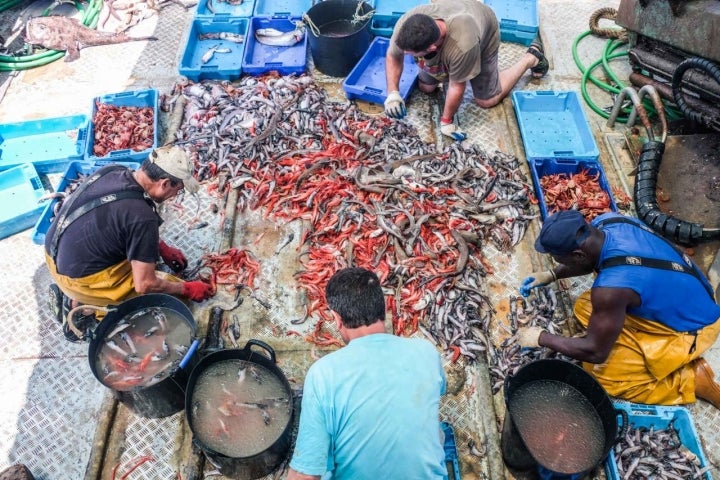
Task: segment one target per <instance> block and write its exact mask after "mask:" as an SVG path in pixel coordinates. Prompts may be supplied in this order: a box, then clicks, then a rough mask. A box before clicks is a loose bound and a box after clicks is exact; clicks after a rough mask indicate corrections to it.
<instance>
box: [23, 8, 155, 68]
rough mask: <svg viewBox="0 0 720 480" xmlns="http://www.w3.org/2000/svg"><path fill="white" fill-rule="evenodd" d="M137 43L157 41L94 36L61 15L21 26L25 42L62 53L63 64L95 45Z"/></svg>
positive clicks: (74, 20) (139, 38) (107, 33)
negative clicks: (23, 28) (63, 56)
mask: <svg viewBox="0 0 720 480" xmlns="http://www.w3.org/2000/svg"><path fill="white" fill-rule="evenodd" d="M140 40H157V38H155V37H130V36H128V35H125V34H124V33H110V32H98V31H97V30H93V29H90V28H87V27H86V26H84V25H83V24H82V23H80V22H79V21H77V20H76V19H74V18H69V17H63V16H62V15H51V16H49V17H35V18H31V19H30V20H28V22H27V24H26V25H25V41H26V42H27V43H31V44H33V45H40V46H41V47H44V48H48V49H51V50H65V51H66V52H67V54H66V55H65V61H66V62H72V61H73V60H77V59H78V58H79V57H80V50H81V49H83V48H85V47H94V46H96V45H111V44H115V43H123V42H135V41H140Z"/></svg>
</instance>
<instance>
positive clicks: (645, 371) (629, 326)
mask: <svg viewBox="0 0 720 480" xmlns="http://www.w3.org/2000/svg"><path fill="white" fill-rule="evenodd" d="M574 313H575V317H576V318H577V319H578V321H579V322H580V323H581V324H582V325H583V326H584V327H585V328H587V326H588V324H589V322H590V314H591V313H592V305H591V303H590V291H587V292H584V293H583V294H582V295H580V297H578V299H577V301H576V302H575V308H574ZM718 334H720V321H716V322H715V323H713V324H711V325H708V326H707V327H705V328H703V329H702V330H698V332H697V338H696V337H695V335H693V334H689V333H682V332H676V331H674V330H672V329H670V328H668V327H666V326H664V325H661V324H660V323H657V322H651V321H649V320H646V319H644V318H641V317H637V316H634V315H626V316H625V325H624V327H623V329H622V331H621V332H620V336H619V337H618V339H617V341H616V342H615V346H614V347H613V348H612V350H611V351H610V355H609V356H608V358H607V360H606V361H605V363H601V364H594V363H586V362H584V363H583V368H584V369H585V370H587V371H588V372H590V373H591V374H592V375H593V376H594V377H595V379H596V380H597V381H598V382H599V383H600V385H602V386H603V387H604V388H605V390H606V391H607V393H608V394H610V395H612V396H614V397H619V398H623V399H625V400H629V401H631V402H636V403H646V404H654V405H677V404H683V403H692V402H694V401H695V373H694V372H693V368H692V366H690V365H689V364H690V362H692V361H693V360H695V359H696V358H698V357H700V356H702V354H703V352H705V350H707V349H708V348H710V347H711V346H712V345H713V343H715V340H716V339H717V337H718ZM693 342H694V343H695V349H694V350H693V351H692V353H691V352H690V350H691V349H692V345H693Z"/></svg>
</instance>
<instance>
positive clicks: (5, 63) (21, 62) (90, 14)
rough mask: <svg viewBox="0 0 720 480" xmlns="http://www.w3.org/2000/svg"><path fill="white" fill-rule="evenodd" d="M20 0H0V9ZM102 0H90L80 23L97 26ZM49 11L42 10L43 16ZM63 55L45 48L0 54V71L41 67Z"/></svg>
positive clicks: (77, 3)
mask: <svg viewBox="0 0 720 480" xmlns="http://www.w3.org/2000/svg"><path fill="white" fill-rule="evenodd" d="M21 1H22V0H0V11H3V10H6V9H8V8H11V7H14V6H15V5H17V4H18V3H20V2H21ZM102 6H103V0H90V4H89V5H88V8H87V9H85V10H84V12H83V16H82V19H81V20H80V21H81V23H82V24H83V25H84V26H86V27H88V28H95V27H96V26H97V22H98V17H99V16H100V10H102ZM75 7H76V8H77V9H78V10H83V6H82V4H81V3H80V2H77V1H76V2H75ZM48 13H49V9H46V10H45V12H43V16H44V15H47V14H48ZM64 56H65V52H64V51H61V50H46V51H44V52H40V53H33V54H30V55H18V56H15V55H0V72H13V71H18V70H28V69H30V68H35V67H41V66H43V65H47V64H48V63H51V62H54V61H55V60H57V59H59V58H62V57H64Z"/></svg>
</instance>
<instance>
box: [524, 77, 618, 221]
mask: <svg viewBox="0 0 720 480" xmlns="http://www.w3.org/2000/svg"><path fill="white" fill-rule="evenodd" d="M511 98H512V102H513V108H514V109H515V116H516V117H517V121H518V127H519V129H520V135H521V137H522V141H523V146H524V147H525V157H526V158H527V161H528V164H529V166H530V172H531V174H532V178H533V183H534V185H535V192H536V194H537V197H538V205H539V207H540V213H541V214H542V217H543V219H544V218H546V217H547V215H548V214H549V213H550V212H549V209H548V205H547V202H546V201H545V197H544V194H543V190H542V187H541V186H540V180H541V179H542V177H544V176H546V175H555V174H565V175H573V174H577V173H580V172H583V171H585V172H586V173H587V174H588V175H591V176H593V177H595V176H597V178H598V183H599V184H600V187H601V188H602V189H603V190H604V191H605V193H607V195H608V197H609V198H610V210H612V211H613V212H617V210H618V209H617V205H616V204H615V200H614V199H613V195H612V189H611V187H610V185H609V183H608V181H607V177H606V175H605V171H604V170H603V168H602V165H601V164H600V162H599V158H600V151H599V150H598V147H597V144H596V143H595V138H594V137H593V135H592V131H591V130H590V125H589V124H588V120H587V117H586V116H585V112H584V111H583V109H582V105H581V104H580V99H579V98H578V95H577V93H576V92H572V91H515V92H512V95H511Z"/></svg>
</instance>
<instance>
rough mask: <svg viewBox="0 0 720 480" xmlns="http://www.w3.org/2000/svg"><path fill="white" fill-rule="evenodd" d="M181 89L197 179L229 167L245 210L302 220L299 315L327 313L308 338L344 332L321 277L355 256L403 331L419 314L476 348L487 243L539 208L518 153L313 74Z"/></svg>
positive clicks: (455, 343)
mask: <svg viewBox="0 0 720 480" xmlns="http://www.w3.org/2000/svg"><path fill="white" fill-rule="evenodd" d="M177 93H178V94H181V95H182V96H183V97H184V102H185V108H184V119H183V121H182V123H181V126H180V128H179V129H178V131H177V132H176V141H175V143H176V144H179V145H183V146H184V147H185V148H186V149H187V150H188V152H189V153H190V155H191V156H192V158H193V159H194V161H195V165H196V174H197V177H198V179H199V180H209V179H214V178H216V177H217V176H218V175H219V174H221V173H222V175H223V177H226V178H227V181H226V182H225V188H228V189H229V188H237V189H239V198H240V199H239V208H241V209H244V208H250V209H258V208H262V209H263V212H264V214H265V215H266V216H267V217H268V218H271V219H274V220H276V221H291V220H302V221H303V222H304V233H303V236H302V238H301V241H300V244H301V247H300V248H301V252H300V261H301V264H302V266H303V269H302V271H301V272H299V273H298V274H297V275H296V279H297V281H298V284H299V285H300V286H301V287H302V288H304V289H305V290H306V293H307V304H306V315H305V319H307V318H309V317H311V316H315V318H319V320H318V323H317V325H316V328H315V329H314V330H313V332H312V333H311V334H310V335H308V337H307V339H308V340H309V341H312V342H314V343H316V344H318V345H327V344H334V343H336V342H337V343H339V342H338V340H337V339H336V338H334V337H333V335H332V334H330V333H329V332H327V331H326V330H325V329H324V328H323V325H324V323H325V322H326V321H331V320H332V317H331V316H330V314H329V312H328V311H327V308H326V301H325V296H324V288H325V285H326V283H327V281H328V280H329V278H330V276H331V275H332V274H333V273H334V272H335V271H337V270H338V269H340V268H344V267H347V266H351V265H352V266H359V267H364V268H368V269H371V270H373V271H374V272H376V273H377V274H378V276H379V277H380V280H381V282H382V285H383V287H384V289H385V292H386V295H387V297H386V298H387V299H388V306H389V308H390V310H391V311H392V314H393V322H394V327H395V333H396V334H398V335H411V334H413V333H414V332H415V331H417V329H418V326H419V325H420V324H423V325H424V330H425V331H426V332H427V334H428V335H429V336H430V337H431V338H433V339H434V341H436V342H437V343H438V344H439V345H440V346H442V348H443V349H446V350H447V351H448V354H450V355H453V356H456V355H458V352H459V354H461V355H464V356H466V357H467V358H468V359H469V360H472V359H474V358H476V355H477V352H480V351H481V350H482V349H483V348H484V347H485V346H486V345H487V339H486V335H485V333H484V332H485V331H486V329H487V322H488V321H489V317H490V314H491V312H492V307H491V306H490V304H489V301H488V299H487V297H486V296H485V295H484V294H483V293H482V291H483V288H482V279H483V277H484V276H485V275H487V274H488V273H492V267H491V266H490V264H489V262H488V261H487V259H486V258H485V257H484V255H483V252H482V249H483V248H484V247H485V246H486V245H489V244H492V245H493V246H494V247H495V248H497V249H498V250H501V251H505V252H507V251H510V250H511V249H512V248H513V246H514V245H516V244H517V243H518V242H519V241H520V240H521V239H522V237H523V235H524V233H525V229H526V227H527V224H528V223H529V221H531V220H532V219H533V218H535V217H534V216H531V215H528V210H529V208H530V205H531V204H532V203H534V202H535V201H536V200H535V198H534V197H533V194H532V187H531V185H530V184H529V183H528V182H527V179H526V177H525V176H524V174H523V173H522V171H521V169H520V164H519V162H518V160H517V159H516V158H515V157H513V156H510V155H506V154H503V153H501V152H495V153H493V154H488V153H487V152H485V151H483V150H482V149H480V148H479V147H478V146H476V145H471V144H469V143H464V144H459V143H454V144H452V145H451V146H449V147H448V148H446V149H445V150H443V151H438V150H437V149H436V146H435V144H432V143H427V142H424V141H423V140H422V139H421V138H420V136H419V135H418V134H417V132H416V131H415V129H414V128H413V127H411V126H410V125H408V124H406V123H404V122H399V121H393V120H391V119H388V118H386V117H384V116H376V117H370V116H367V115H365V114H364V113H362V112H360V111H358V110H357V109H356V108H355V106H354V105H352V104H349V103H337V102H331V101H329V100H328V99H327V97H326V94H325V92H324V90H323V89H321V88H320V87H318V86H317V85H316V84H315V83H314V81H313V79H312V77H310V76H306V75H302V76H299V77H295V76H283V77H280V76H277V75H273V74H268V75H265V76H262V77H245V78H243V79H241V80H240V81H239V82H237V83H233V84H230V83H228V82H217V81H206V82H203V83H190V82H188V83H183V84H179V85H178V86H177ZM166 100H167V99H166ZM221 193H222V192H221ZM260 261H262V259H260Z"/></svg>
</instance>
